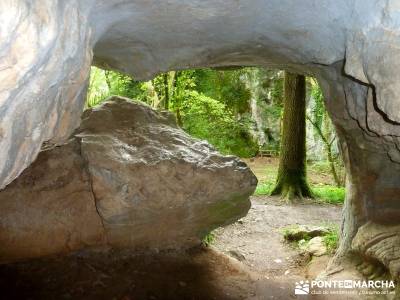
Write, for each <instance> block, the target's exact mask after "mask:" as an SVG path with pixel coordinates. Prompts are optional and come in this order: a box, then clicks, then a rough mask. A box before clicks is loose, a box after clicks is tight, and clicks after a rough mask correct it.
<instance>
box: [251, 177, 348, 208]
mask: <svg viewBox="0 0 400 300" xmlns="http://www.w3.org/2000/svg"><path fill="white" fill-rule="evenodd" d="M274 185H275V183H274V182H272V181H264V182H259V183H258V185H257V189H256V191H255V192H254V195H255V196H265V195H270V194H271V192H272V189H273V188H274ZM311 189H312V191H313V193H314V195H315V197H316V199H317V200H318V201H320V202H323V203H330V204H343V202H344V198H345V189H344V187H337V186H333V185H327V184H316V185H311Z"/></svg>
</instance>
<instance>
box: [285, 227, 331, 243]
mask: <svg viewBox="0 0 400 300" xmlns="http://www.w3.org/2000/svg"><path fill="white" fill-rule="evenodd" d="M329 232H330V230H329V228H327V227H323V226H311V225H297V226H292V227H289V228H285V229H284V237H285V239H286V240H288V241H300V240H302V239H308V238H314V237H318V236H323V235H326V234H328V233H329Z"/></svg>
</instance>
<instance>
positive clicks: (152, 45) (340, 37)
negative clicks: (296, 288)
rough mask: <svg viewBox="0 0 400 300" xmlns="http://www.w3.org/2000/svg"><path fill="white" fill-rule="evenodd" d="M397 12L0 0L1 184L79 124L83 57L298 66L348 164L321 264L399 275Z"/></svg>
mask: <svg viewBox="0 0 400 300" xmlns="http://www.w3.org/2000/svg"><path fill="white" fill-rule="evenodd" d="M399 13H400V7H399V5H398V4H397V3H395V2H393V1H392V2H390V1H389V2H388V1H383V0H382V1H372V0H368V1H365V0H364V1H361V0H351V1H347V0H340V1H332V0H326V1H322V2H316V1H313V0H306V1H302V2H301V3H300V2H295V1H291V0H284V1H282V0H280V1H277V0H271V1H261V0H257V1H251V2H248V1H241V0H239V1H238V0H229V1H226V0H224V1H222V0H218V1H208V0H207V1H204V0H203V1H197V0H191V1H184V2H182V1H177V0H171V1H163V2H161V1H139V0H129V1H121V0H113V1H104V0H90V1H78V0H68V1H61V0H60V1H50V0H45V1H33V2H32V1H27V0H18V1H2V2H1V3H0V17H1V18H0V19H1V20H3V21H2V25H1V29H0V37H1V44H0V45H1V47H0V66H1V68H0V79H1V88H0V116H1V120H0V188H2V189H4V190H5V192H6V190H7V188H8V186H9V185H12V184H15V182H13V181H14V180H18V177H19V176H20V175H21V174H23V172H24V170H25V169H27V168H28V167H29V166H30V165H31V164H32V163H33V162H34V161H35V159H36V158H37V157H38V154H39V152H40V151H41V149H43V147H48V148H51V147H54V146H57V145H63V144H65V143H66V142H67V141H68V139H69V137H70V136H71V134H72V133H73V132H74V131H75V129H77V128H78V127H79V125H80V118H81V113H82V111H83V106H84V101H85V97H86V90H87V86H88V78H89V73H90V66H91V65H95V66H98V67H100V68H104V69H110V70H118V71H120V72H123V73H126V74H131V75H133V76H134V77H135V78H137V79H149V78H151V77H152V76H154V75H155V74H157V73H160V72H166V71H168V70H182V69H187V68H199V67H234V66H261V67H273V68H279V69H284V70H288V71H292V72H296V73H301V74H306V75H310V76H314V77H315V78H317V80H318V81H319V83H320V85H321V86H322V89H323V92H324V95H325V98H326V99H327V101H326V107H327V109H328V111H329V114H330V117H331V119H332V121H333V123H334V125H335V128H336V131H337V133H338V136H339V140H340V148H341V151H342V153H343V154H344V161H345V167H346V172H347V175H348V176H347V182H346V195H347V196H346V201H345V207H344V210H343V216H342V227H341V240H340V247H339V249H338V251H337V254H336V256H335V258H334V259H333V261H332V262H331V265H330V268H331V269H332V270H334V269H335V268H337V266H340V264H341V263H342V262H343V261H344V260H346V259H347V258H348V257H349V256H350V255H357V256H359V257H362V258H363V259H366V260H373V261H374V262H377V263H379V264H382V265H384V266H385V267H386V268H387V270H388V272H390V274H391V276H392V277H393V278H395V279H398V277H399V272H400V261H399V258H398V254H397V253H398V251H399V247H400V238H399V232H400V226H399V222H400V204H399V201H398V197H399V194H400V186H399V183H400V139H399V136H400V126H399V125H400V114H399V109H398V108H399V104H398V103H399V100H398V99H399V97H400V95H399V91H398V81H399V80H398V79H399V78H398V77H399V76H400V75H399V73H398V71H397V69H398V65H399V60H398V57H399V55H400V52H399V50H398V49H399V44H400V36H399V35H400V33H399V32H400V31H399V21H398V20H399V18H400V17H399ZM69 147H71V148H74V147H76V145H73V144H71V145H70V146H69ZM71 151H72V152H71V153H73V152H74V151H76V150H74V149H72V150H71ZM54 155H57V154H54ZM39 158H40V157H39ZM35 163H36V164H38V163H40V160H39V161H36V162H35ZM238 167H240V166H238ZM250 181H251V180H250ZM2 193H4V192H2ZM27 193H28V194H29V190H28V191H27ZM0 206H1V204H0ZM244 206H245V205H244ZM245 209H246V208H245V207H244V208H243V210H245ZM21 210H23V209H22V208H21ZM236 213H237V212H236ZM0 214H1V213H0ZM237 214H239V215H240V212H239V213H237ZM2 219H3V220H5V219H6V218H2ZM218 222H219V223H218V224H222V223H223V221H222V220H219V221H218ZM0 223H1V222H0ZM5 224H6V222H3V223H1V227H0V229H1V231H4V228H5V226H6V225H5ZM77 226H78V228H79V225H77ZM121 239H123V237H122V238H121V237H120V236H119V237H118V240H121ZM0 253H1V251H0ZM22 256H23V255H22ZM2 260H4V261H7V260H12V257H5V258H2Z"/></svg>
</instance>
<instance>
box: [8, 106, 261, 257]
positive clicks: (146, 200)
mask: <svg viewBox="0 0 400 300" xmlns="http://www.w3.org/2000/svg"><path fill="white" fill-rule="evenodd" d="M256 185H257V179H256V177H255V176H254V175H253V174H252V172H251V171H250V169H249V168H248V167H247V166H246V165H245V164H244V163H243V162H241V161H240V160H239V159H237V158H235V157H233V156H222V155H221V154H219V153H218V152H217V151H216V150H215V149H214V148H213V147H212V146H210V145H209V144H208V143H206V142H204V141H200V140H197V139H194V138H192V137H190V136H189V135H187V134H186V133H185V132H183V131H182V130H181V129H180V128H178V127H177V125H176V124H175V121H174V119H173V118H172V117H171V115H170V114H169V113H158V112H156V111H154V110H152V109H151V108H150V107H148V106H146V105H144V104H141V103H139V102H132V101H129V100H127V99H121V98H113V99H110V101H108V102H106V103H104V104H103V105H102V106H100V107H97V108H94V109H89V110H87V111H86V112H85V113H84V115H83V120H82V126H81V127H80V128H79V129H78V130H77V132H76V135H74V136H73V137H72V138H71V139H70V140H69V142H68V143H67V144H65V145H62V146H60V147H56V148H53V149H51V150H46V151H43V152H41V153H40V155H39V158H38V159H37V161H36V162H35V163H34V164H33V165H32V166H31V167H29V168H28V169H27V170H25V171H24V172H23V174H22V175H21V176H20V177H19V178H18V179H17V180H16V181H14V182H13V183H12V184H10V185H9V186H8V187H7V188H6V189H4V190H3V191H1V192H0V212H1V214H0V244H1V248H0V261H3V262H4V261H11V260H16V259H21V258H28V257H36V256H43V255H48V254H54V253H65V252H69V251H73V250H78V249H82V248H85V247H93V246H102V245H108V246H112V247H129V248H132V249H149V248H150V249H154V248H157V249H169V248H182V247H185V248H186V247H191V246H194V245H196V244H199V243H200V241H201V239H202V237H204V235H205V234H207V233H208V232H209V231H210V230H212V229H214V228H216V227H218V226H221V225H224V224H228V223H230V222H233V221H234V220H236V219H238V218H240V217H242V216H244V215H245V214H246V213H247V211H248V209H249V208H250V202H249V200H248V198H249V196H250V195H251V194H252V193H253V191H254V189H255V187H256Z"/></svg>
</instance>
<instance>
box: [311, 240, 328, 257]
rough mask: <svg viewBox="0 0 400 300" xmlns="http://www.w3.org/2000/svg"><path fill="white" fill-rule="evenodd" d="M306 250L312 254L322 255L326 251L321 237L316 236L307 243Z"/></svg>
mask: <svg viewBox="0 0 400 300" xmlns="http://www.w3.org/2000/svg"><path fill="white" fill-rule="evenodd" d="M306 250H307V252H308V253H310V254H311V255H313V256H322V255H325V254H327V253H328V250H327V249H326V246H325V243H324V239H323V237H320V236H317V237H315V238H312V239H311V240H309V241H308V243H307V248H306Z"/></svg>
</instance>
